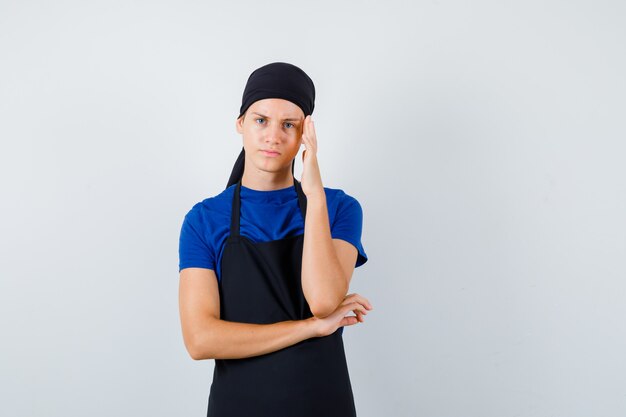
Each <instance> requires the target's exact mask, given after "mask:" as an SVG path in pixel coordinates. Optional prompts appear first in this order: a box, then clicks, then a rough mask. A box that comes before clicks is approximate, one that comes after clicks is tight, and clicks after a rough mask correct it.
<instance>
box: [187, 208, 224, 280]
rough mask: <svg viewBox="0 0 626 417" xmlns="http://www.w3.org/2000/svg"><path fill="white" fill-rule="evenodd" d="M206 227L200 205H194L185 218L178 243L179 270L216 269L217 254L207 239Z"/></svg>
mask: <svg viewBox="0 0 626 417" xmlns="http://www.w3.org/2000/svg"><path fill="white" fill-rule="evenodd" d="M205 229H206V227H205V223H204V222H203V220H202V215H201V212H200V210H199V207H198V206H194V208H192V209H191V210H190V211H189V213H187V215H185V219H184V220H183V225H182V227H181V229H180V239H179V244H178V258H179V263H178V272H180V271H181V270H183V269H184V268H192V267H195V268H208V269H213V270H215V254H214V251H213V249H212V247H211V245H209V244H208V243H207V241H206V235H207V234H206V233H205V232H206V230H205Z"/></svg>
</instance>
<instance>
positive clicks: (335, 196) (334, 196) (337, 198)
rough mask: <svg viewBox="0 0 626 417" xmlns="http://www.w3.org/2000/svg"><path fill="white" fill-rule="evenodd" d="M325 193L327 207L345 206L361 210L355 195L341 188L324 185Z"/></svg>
mask: <svg viewBox="0 0 626 417" xmlns="http://www.w3.org/2000/svg"><path fill="white" fill-rule="evenodd" d="M324 192H325V193H326V202H327V204H328V206H329V209H330V208H331V206H332V207H334V208H335V209H336V210H343V209H346V208H352V209H358V210H361V204H360V203H359V201H358V200H357V198H356V197H354V196H353V195H350V194H348V193H346V192H345V191H344V190H343V189H341V188H330V187H324Z"/></svg>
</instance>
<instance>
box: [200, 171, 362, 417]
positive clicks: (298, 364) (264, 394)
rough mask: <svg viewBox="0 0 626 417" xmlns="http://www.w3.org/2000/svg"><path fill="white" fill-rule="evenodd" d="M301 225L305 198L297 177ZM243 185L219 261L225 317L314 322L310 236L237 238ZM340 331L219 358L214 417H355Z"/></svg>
mask: <svg viewBox="0 0 626 417" xmlns="http://www.w3.org/2000/svg"><path fill="white" fill-rule="evenodd" d="M294 185H295V189H296V192H297V193H298V204H299V206H300V211H301V213H302V218H303V219H304V218H305V216H306V196H305V194H304V193H303V191H302V188H301V185H300V182H299V181H297V180H296V179H295V177H294ZM240 189H241V180H239V182H238V183H237V185H236V186H235V190H234V193H233V194H234V195H233V204H232V215H231V225H230V235H229V236H228V238H227V240H226V243H225V247H224V251H223V254H222V261H221V280H220V283H219V293H220V318H221V319H223V320H228V321H236V322H243V323H255V324H271V323H276V322H279V321H286V320H303V319H307V318H310V317H312V316H313V314H312V313H311V310H310V308H309V305H308V303H307V301H306V299H305V297H304V293H303V292H302V282H301V269H302V249H303V243H304V234H300V235H297V236H291V237H287V238H284V239H278V240H272V241H269V242H257V243H255V242H253V241H252V240H250V239H248V238H247V237H246V236H243V235H240V234H239V220H240V217H239V216H240V207H241V206H240V204H241V202H240V197H239V195H240ZM341 329H342V328H341V327H340V328H339V329H337V331H335V332H334V333H333V334H330V335H328V336H324V337H313V338H309V339H306V340H303V341H301V342H298V343H296V344H294V345H291V346H288V347H286V348H283V349H280V350H277V351H274V352H270V353H268V354H264V355H258V356H253V357H249V358H242V359H215V369H214V372H213V382H212V384H211V390H210V394H209V404H208V411H207V416H208V417H356V409H355V405H354V398H353V393H352V387H351V384H350V377H349V374H348V367H347V363H346V357H345V352H344V346H343V338H342V332H341Z"/></svg>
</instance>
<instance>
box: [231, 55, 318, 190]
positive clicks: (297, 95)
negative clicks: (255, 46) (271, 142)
mask: <svg viewBox="0 0 626 417" xmlns="http://www.w3.org/2000/svg"><path fill="white" fill-rule="evenodd" d="M265 98H282V99H284V100H288V101H291V102H292V103H294V104H296V105H298V106H299V107H300V108H301V109H302V111H303V112H304V116H305V117H306V116H308V115H310V114H313V109H314V108H315V85H314V84H313V80H311V78H310V77H309V76H308V75H307V74H306V73H305V72H304V71H302V70H301V69H300V68H298V67H297V66H295V65H293V64H288V63H286V62H273V63H271V64H267V65H264V66H262V67H260V68H257V69H256V70H254V71H253V72H252V74H250V76H249V77H248V82H247V83H246V88H245V89H244V91H243V97H242V100H241V108H240V109H239V116H238V117H237V118H239V117H241V116H243V114H244V113H245V112H246V110H248V107H250V106H251V105H252V103H254V102H255V101H258V100H262V99H265ZM244 165H245V150H244V148H242V149H241V153H240V154H239V157H238V158H237V161H235V165H234V166H233V170H232V172H231V174H230V179H229V180H228V184H227V185H226V188H228V187H230V186H231V185H233V184H235V183H237V182H238V181H239V180H240V179H241V177H242V176H243V170H244ZM294 166H295V159H294V161H293V162H292V164H291V173H292V174H293V171H294Z"/></svg>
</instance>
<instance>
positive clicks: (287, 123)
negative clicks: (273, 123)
mask: <svg viewBox="0 0 626 417" xmlns="http://www.w3.org/2000/svg"><path fill="white" fill-rule="evenodd" d="M285 124H286V125H291V126H293V123H289V122H285Z"/></svg>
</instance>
